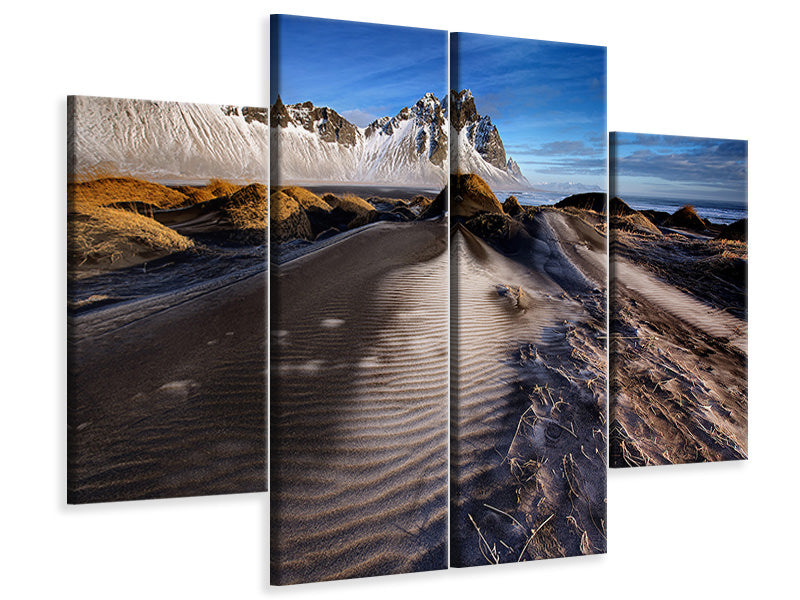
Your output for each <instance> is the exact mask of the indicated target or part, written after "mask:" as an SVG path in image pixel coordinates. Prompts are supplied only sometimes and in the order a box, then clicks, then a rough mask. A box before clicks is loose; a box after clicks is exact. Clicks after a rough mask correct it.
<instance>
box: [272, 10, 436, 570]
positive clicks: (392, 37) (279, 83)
mask: <svg viewBox="0 0 800 600" xmlns="http://www.w3.org/2000/svg"><path fill="white" fill-rule="evenodd" d="M271 40H272V53H271V66H272V90H271V94H272V98H271V101H272V107H271V131H272V140H273V153H272V156H271V161H272V162H271V165H272V171H271V183H272V186H271V190H270V193H271V196H270V211H271V212H270V223H271V227H270V230H271V238H270V241H271V243H270V251H271V292H272V293H271V337H270V362H271V378H270V426H271V429H270V431H271V462H270V468H271V472H270V490H271V494H270V512H271V516H270V519H271V521H270V522H271V542H270V544H271V557H270V560H271V568H270V572H271V581H272V583H273V584H277V585H284V584H292V583H302V582H310V581H321V580H330V579H342V578H350V577H364V576H371V575H384V574H389V573H407V572H411V571H422V570H431V569H443V568H446V567H447V444H448V439H447V433H448V432H447V418H448V416H447V400H448V399H447V373H448V371H447V342H448V305H447V296H448V277H447V273H448V258H447V252H446V249H447V225H446V220H445V215H444V211H445V205H446V202H445V199H446V190H445V185H446V165H447V120H446V116H447V109H446V104H443V103H442V100H441V98H442V97H443V95H444V94H445V93H446V90H447V88H446V85H447V38H446V34H445V33H444V32H442V31H433V30H425V29H413V28H403V27H390V26H384V25H372V24H367V23H353V22H344V21H329V20H324V19H309V18H300V17H288V16H274V17H273V18H272V28H271Z"/></svg>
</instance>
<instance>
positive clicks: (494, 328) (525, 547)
mask: <svg viewBox="0 0 800 600" xmlns="http://www.w3.org/2000/svg"><path fill="white" fill-rule="evenodd" d="M506 242H508V241H507V240H506ZM513 242H514V244H513V246H514V251H513V252H511V253H510V254H509V255H508V256H507V255H504V254H501V253H500V252H498V251H497V250H495V249H493V248H492V247H490V246H489V245H488V244H487V243H486V242H484V241H483V240H481V239H479V238H478V237H477V236H476V235H474V234H473V233H471V232H470V231H469V230H467V229H466V228H465V227H464V226H461V225H457V226H456V227H455V228H454V232H453V236H452V241H451V254H452V265H453V276H454V287H453V321H452V323H453V338H452V339H453V346H452V348H451V355H452V370H453V373H452V394H453V395H452V403H453V406H452V424H451V428H452V446H451V473H452V476H451V487H452V492H453V494H452V500H451V516H450V518H451V543H452V546H451V548H452V550H451V556H452V562H453V564H454V565H455V566H473V565H481V564H491V563H501V562H517V561H524V560H532V559H538V558H550V557H557V556H571V555H579V554H590V553H597V552H604V551H605V547H606V541H605V469H606V463H605V445H606V440H605V419H604V413H605V389H604V388H605V347H604V342H603V339H602V338H603V337H604V329H605V327H604V320H605V319H604V304H605V303H604V293H603V291H602V289H603V287H604V278H605V277H604V272H605V265H604V254H605V241H604V237H603V236H602V234H600V233H599V232H598V231H597V230H596V229H595V228H594V227H593V226H591V225H590V224H588V223H587V222H585V221H583V220H582V219H580V218H579V217H576V216H575V215H571V214H566V213H564V212H561V211H558V210H552V209H544V210H540V211H536V212H530V213H529V214H528V217H527V223H526V226H525V234H524V235H519V236H517V237H516V238H515V239H514V240H513ZM505 245H506V246H508V243H506V244H505Z"/></svg>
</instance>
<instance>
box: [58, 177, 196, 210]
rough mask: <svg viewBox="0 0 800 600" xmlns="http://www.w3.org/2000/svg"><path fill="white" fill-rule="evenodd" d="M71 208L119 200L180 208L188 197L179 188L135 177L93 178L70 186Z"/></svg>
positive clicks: (69, 201)
mask: <svg viewBox="0 0 800 600" xmlns="http://www.w3.org/2000/svg"><path fill="white" fill-rule="evenodd" d="M67 198H68V205H69V207H70V210H79V209H83V208H86V207H91V206H104V205H107V204H114V203H117V202H142V203H146V204H150V205H152V206H153V207H155V208H177V207H179V206H181V205H183V204H185V203H186V202H187V201H188V200H189V198H188V197H187V196H186V195H185V194H182V193H181V192H179V191H177V190H173V189H171V188H168V187H166V186H164V185H160V184H158V183H150V182H149V181H144V180H142V179H136V178H134V177H110V178H105V179H94V180H92V181H83V182H80V183H70V184H68V186H67Z"/></svg>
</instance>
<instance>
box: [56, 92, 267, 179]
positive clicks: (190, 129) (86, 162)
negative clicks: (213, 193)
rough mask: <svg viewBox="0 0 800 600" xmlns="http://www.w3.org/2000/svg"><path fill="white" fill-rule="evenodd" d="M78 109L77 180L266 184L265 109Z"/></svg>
mask: <svg viewBox="0 0 800 600" xmlns="http://www.w3.org/2000/svg"><path fill="white" fill-rule="evenodd" d="M72 107H73V108H72V127H73V129H72V132H73V138H72V139H73V141H74V146H73V150H74V163H73V171H74V174H75V175H83V174H100V175H132V176H136V177H142V178H146V179H149V180H156V181H159V180H160V181H166V180H174V181H198V180H206V179H210V178H213V177H218V178H222V179H228V180H236V181H266V178H267V160H268V156H269V151H268V148H269V128H268V125H267V122H268V119H267V111H266V109H263V108H240V107H234V106H212V105H204V104H184V103H178V102H152V101H147V100H126V99H118V98H94V97H86V96H77V97H75V98H74V99H72Z"/></svg>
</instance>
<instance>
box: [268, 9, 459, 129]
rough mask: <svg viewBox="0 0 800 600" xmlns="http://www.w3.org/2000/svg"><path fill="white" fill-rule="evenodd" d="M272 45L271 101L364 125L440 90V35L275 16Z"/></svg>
mask: <svg viewBox="0 0 800 600" xmlns="http://www.w3.org/2000/svg"><path fill="white" fill-rule="evenodd" d="M271 39H272V48H271V57H272V58H271V60H272V69H273V74H274V72H275V66H276V63H277V66H278V73H279V77H278V81H273V84H272V86H271V87H272V89H271V97H270V103H273V102H275V98H276V97H277V95H278V94H279V93H280V96H281V100H282V101H283V103H284V104H294V103H296V102H305V101H306V100H310V101H311V102H313V103H314V104H315V105H317V106H329V107H331V108H333V109H334V110H336V111H337V112H338V113H340V114H341V115H343V116H344V117H345V118H347V119H348V120H350V121H352V122H354V123H355V124H357V125H360V126H365V125H368V124H369V123H370V122H372V121H373V120H374V119H376V118H378V117H383V116H394V115H396V114H397V113H398V112H399V111H400V110H401V109H402V108H403V107H404V106H410V105H412V104H414V103H415V102H416V101H417V100H419V99H420V98H421V97H422V96H423V95H424V94H425V93H426V92H432V93H433V94H435V95H436V97H437V98H439V99H441V98H442V96H443V95H444V94H445V93H446V92H447V33H446V32H445V31H438V30H434V29H417V28H412V27H395V26H391V25H375V24H371V23H357V22H353V21H334V20H329V19H314V18H310V17H295V16H288V15H277V16H273V17H272V22H271ZM276 84H277V85H276Z"/></svg>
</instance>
